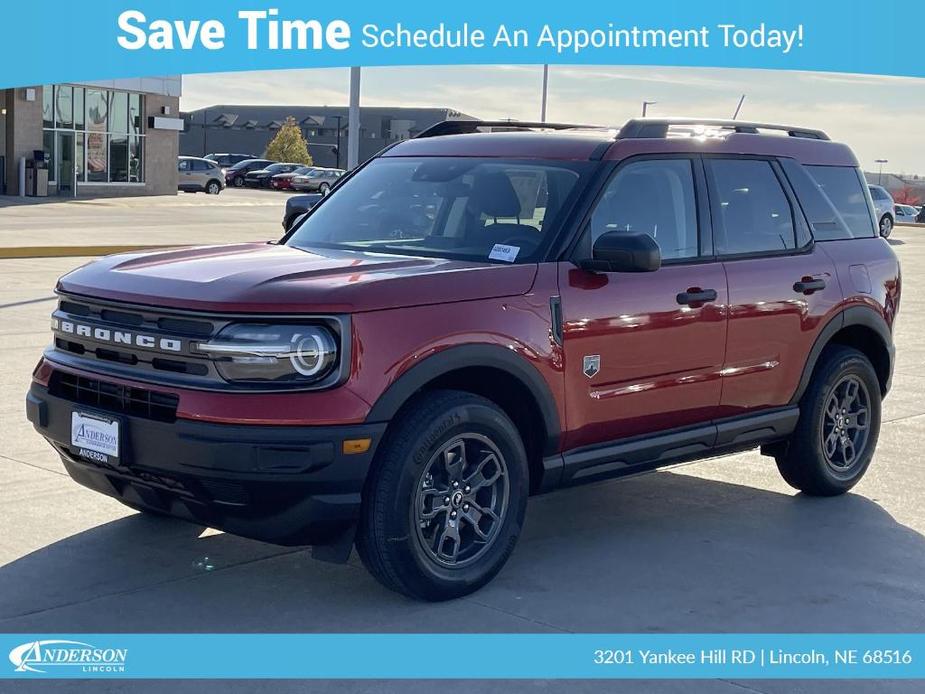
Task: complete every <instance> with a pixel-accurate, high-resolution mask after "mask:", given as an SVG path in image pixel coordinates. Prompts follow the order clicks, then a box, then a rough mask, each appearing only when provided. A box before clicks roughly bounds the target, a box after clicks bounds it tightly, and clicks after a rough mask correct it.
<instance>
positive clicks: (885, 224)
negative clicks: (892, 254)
mask: <svg viewBox="0 0 925 694" xmlns="http://www.w3.org/2000/svg"><path fill="white" fill-rule="evenodd" d="M892 233H893V220H892V219H890V218H889V217H887V216H885V215H884V217H883V219H881V220H880V235H881V236H882V237H883V238H888V237H889V235H890V234H892Z"/></svg>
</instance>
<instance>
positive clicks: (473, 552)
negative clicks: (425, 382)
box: [356, 390, 529, 601]
mask: <svg viewBox="0 0 925 694" xmlns="http://www.w3.org/2000/svg"><path fill="white" fill-rule="evenodd" d="M486 442H487V443H486ZM482 445H484V446H486V447H487V448H486V449H484V450H493V451H494V452H495V453H497V454H499V455H498V456H496V458H495V460H496V461H499V465H498V467H497V468H494V467H492V463H490V462H489V463H488V464H487V465H486V462H485V461H489V460H490V458H491V455H490V454H488V455H485V457H484V458H482V457H481V456H480V455H479V454H478V453H477V452H474V451H478V446H482ZM460 446H461V448H460ZM472 446H475V448H474V449H473V448H472ZM467 447H468V448H467ZM454 450H455V451H462V452H464V453H465V455H463V456H460V455H458V454H452V453H451V452H452V451H454ZM483 452H484V451H483ZM453 455H455V457H453ZM461 458H462V459H463V460H464V462H463V463H462V464H461V465H459V466H458V468H456V471H457V472H458V474H457V472H454V473H450V472H449V471H450V469H451V467H455V462H454V461H459V460H460V459H461ZM469 458H472V459H473V460H474V459H475V458H480V460H481V464H476V463H474V462H473V460H470V459H469ZM451 462H452V465H451ZM473 465H476V468H477V470H476V472H475V473H473V474H471V475H469V477H464V475H463V473H464V472H466V471H468V472H471V471H472V467H471V466H473ZM483 469H484V470H488V473H487V474H486V473H485V472H484V471H483ZM497 471H501V472H500V474H498V473H497ZM425 473H428V474H426V475H425ZM476 474H479V475H481V480H480V481H482V482H488V480H486V476H489V475H496V477H495V480H494V481H493V482H491V484H492V485H493V486H492V488H488V487H485V486H482V485H479V484H477V483H476V482H475V481H474V480H476V479H477V478H476V477H475V475H476ZM451 476H454V477H455V478H456V479H457V480H459V479H462V480H463V481H462V486H458V487H453V485H452V480H450V477H451ZM438 478H439V479H438ZM470 482H471V485H472V488H473V489H474V490H475V491H472V492H470V493H471V494H472V496H469V497H465V498H463V497H462V491H463V489H465V490H467V491H469V483H470ZM444 485H446V486H447V496H445V497H444V496H443V494H444V491H443V490H442V487H443V486H444ZM499 485H500V486H499ZM501 487H503V488H504V490H505V491H504V495H503V499H504V500H505V501H506V503H504V504H503V505H502V506H497V505H496V504H497V502H498V499H500V498H502V496H501V492H500V491H499V489H501ZM454 489H455V491H454ZM486 492H487V494H486ZM528 493H529V471H528V467H527V456H526V453H525V451H524V446H523V442H522V441H521V438H520V434H519V432H518V431H517V428H516V427H515V426H514V424H513V422H511V420H510V419H509V418H508V416H507V415H506V414H505V413H504V412H503V411H502V410H501V409H500V408H498V407H497V406H496V405H495V404H494V403H492V402H491V401H489V400H487V399H485V398H482V397H479V396H477V395H472V394H470V393H464V392H460V391H452V390H442V391H432V392H428V393H424V394H423V395H421V396H419V397H418V398H417V399H416V400H414V401H413V402H412V403H410V404H409V405H408V406H406V407H405V408H404V409H403V410H402V412H400V413H399V415H398V417H397V418H396V419H395V420H394V421H393V423H392V425H391V427H390V429H389V432H388V435H387V436H386V439H385V440H384V441H383V442H382V444H381V445H380V448H379V450H378V451H377V452H376V459H375V461H374V463H373V468H372V470H371V471H370V474H369V477H368V479H367V483H366V488H365V490H364V494H363V509H362V513H361V520H360V526H359V529H358V532H357V540H356V547H357V551H358V553H359V555H360V558H361V559H362V561H363V564H364V565H365V566H366V568H367V569H368V570H369V572H370V573H371V574H372V575H373V576H374V577H375V578H376V580H378V581H379V582H380V583H382V584H383V585H384V586H386V587H387V588H390V589H391V590H395V591H397V592H399V593H403V594H404V595H407V596H409V597H412V598H417V599H422V600H431V601H438V600H449V599H452V598H458V597H461V596H463V595H467V594H469V593H472V592H473V591H476V590H478V589H479V588H481V587H482V586H484V585H485V584H486V583H488V582H489V581H490V580H491V579H492V578H494V576H495V575H496V574H497V573H498V572H499V571H500V570H501V567H502V566H504V563H505V562H506V561H507V559H508V557H509V556H510V554H511V552H512V551H513V549H514V545H515V544H516V543H517V539H518V537H519V536H520V531H521V528H522V526H523V520H524V514H525V512H526V506H527V496H528ZM450 494H452V497H451V496H450ZM476 494H478V495H480V496H475V495H476ZM457 497H460V498H457ZM427 498H431V502H428V501H426V499H427ZM466 498H468V499H469V501H471V503H472V507H473V510H472V511H469V508H470V506H469V503H465V501H466ZM447 499H451V501H446V500H447ZM486 499H490V502H488V501H486ZM438 503H439V506H440V508H441V509H445V510H443V511H435V510H434V509H435V508H436V507H437V505H438ZM464 504H465V505H464ZM489 506H491V507H492V508H494V509H495V511H492V513H493V514H494V515H492V513H486V512H485V511H486V508H487V507H489ZM419 507H420V508H419ZM464 508H465V509H466V513H463V509H464ZM425 509H426V510H425ZM452 509H456V511H453V510H452ZM476 509H477V510H476ZM451 513H452V514H453V518H458V520H456V521H455V525H454V521H451V519H450V515H451ZM457 513H458V516H457V515H456V514H457ZM473 513H474V514H476V515H478V516H479V518H480V519H481V521H484V520H486V519H488V520H489V521H491V525H490V527H491V529H490V530H486V529H485V528H482V527H480V528H479V531H478V532H479V534H480V535H481V534H484V535H486V538H485V539H483V540H481V541H480V540H477V539H476V530H475V526H473V525H472V521H471V520H470V519H471V518H472V516H471V515H470V514H473ZM425 514H427V515H432V516H433V518H432V520H430V521H426V520H423V517H424V515H425ZM464 520H465V521H466V522H465V523H464V522H463V521H464ZM425 524H427V525H425ZM479 524H480V521H478V520H477V521H476V525H479ZM441 528H442V530H441ZM431 529H433V534H432V535H431V537H433V538H434V539H435V540H436V542H430V543H428V539H427V537H428V534H429V533H430V532H431ZM454 534H455V537H456V539H454V538H453V537H452V536H453V535H454ZM460 538H462V539H460ZM467 539H468V540H471V542H469V544H466V540H467ZM447 540H450V541H451V542H453V544H454V546H455V552H454V553H453V555H452V556H453V557H455V558H453V559H451V554H450V552H445V551H444V550H445V549H447V546H448V543H447ZM428 544H429V545H430V546H428ZM434 545H436V547H434ZM467 554H468V558H466V555H467Z"/></svg>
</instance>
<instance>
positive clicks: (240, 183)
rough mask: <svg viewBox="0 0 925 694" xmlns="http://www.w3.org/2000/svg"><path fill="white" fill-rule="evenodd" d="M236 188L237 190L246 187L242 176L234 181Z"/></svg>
mask: <svg viewBox="0 0 925 694" xmlns="http://www.w3.org/2000/svg"><path fill="white" fill-rule="evenodd" d="M234 187H235V188H243V187H244V179H243V178H241V177H240V176H238V177H237V178H235V179H234Z"/></svg>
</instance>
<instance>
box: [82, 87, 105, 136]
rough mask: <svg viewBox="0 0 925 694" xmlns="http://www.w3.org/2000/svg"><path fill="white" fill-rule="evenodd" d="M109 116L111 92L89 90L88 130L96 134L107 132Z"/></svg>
mask: <svg viewBox="0 0 925 694" xmlns="http://www.w3.org/2000/svg"><path fill="white" fill-rule="evenodd" d="M108 116H109V92H107V91H106V90H103V89H88V90H87V130H88V131H91V132H95V133H102V132H106V120H107V118H108Z"/></svg>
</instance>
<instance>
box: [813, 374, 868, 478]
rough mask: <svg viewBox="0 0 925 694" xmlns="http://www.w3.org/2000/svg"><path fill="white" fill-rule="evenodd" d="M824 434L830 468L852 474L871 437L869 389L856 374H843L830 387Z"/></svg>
mask: <svg viewBox="0 0 925 694" xmlns="http://www.w3.org/2000/svg"><path fill="white" fill-rule="evenodd" d="M821 437H822V453H823V455H824V456H825V461H826V464H827V465H828V466H829V469H830V470H831V471H832V472H833V473H835V474H836V475H837V476H848V477H850V476H851V475H852V474H853V473H854V467H855V466H856V464H857V463H858V462H859V461H860V460H862V458H863V455H864V451H865V449H866V447H867V441H868V438H869V437H870V393H869V392H868V391H867V386H866V385H865V384H864V382H863V381H862V380H861V379H860V378H858V377H857V376H855V375H851V374H849V375H847V376H844V377H843V378H842V379H841V380H839V381H838V382H837V383H836V384H835V386H834V387H833V388H832V389H831V390H830V391H829V395H828V397H827V398H826V403H825V409H824V410H823V412H822V431H821Z"/></svg>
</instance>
